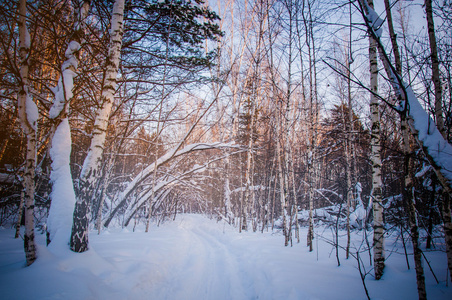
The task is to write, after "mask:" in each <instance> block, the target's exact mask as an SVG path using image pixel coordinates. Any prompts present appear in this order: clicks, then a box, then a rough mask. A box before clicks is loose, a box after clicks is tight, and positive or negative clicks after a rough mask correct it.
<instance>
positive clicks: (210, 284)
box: [0, 215, 452, 300]
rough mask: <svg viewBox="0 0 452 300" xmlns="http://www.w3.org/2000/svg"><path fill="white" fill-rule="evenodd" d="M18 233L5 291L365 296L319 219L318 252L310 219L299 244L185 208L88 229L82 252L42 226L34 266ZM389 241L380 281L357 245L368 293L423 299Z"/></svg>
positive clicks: (4, 246) (441, 256) (435, 259)
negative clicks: (171, 217) (158, 219)
mask: <svg viewBox="0 0 452 300" xmlns="http://www.w3.org/2000/svg"><path fill="white" fill-rule="evenodd" d="M13 236H14V232H13V230H12V229H0V291H1V292H0V293H1V294H0V298H2V299H216V300H217V299H328V300H329V299H366V294H365V292H364V288H363V284H362V281H361V277H360V273H359V270H358V264H357V260H356V259H355V258H353V257H351V258H350V259H348V260H346V259H345V252H344V251H343V250H342V249H340V251H339V258H340V262H341V265H340V266H339V267H338V266H337V260H336V255H335V248H334V247H333V246H332V244H331V241H332V240H333V237H334V235H333V233H332V231H331V229H330V228H327V227H323V226H320V227H317V228H316V237H317V238H316V239H315V244H314V251H312V252H309V249H308V248H307V247H306V246H305V244H306V242H305V241H306V230H305V229H302V230H301V238H302V241H301V242H300V243H299V244H298V243H296V240H295V241H294V244H293V247H284V245H283V242H284V238H283V236H282V234H281V233H280V232H278V231H275V232H273V233H272V232H264V233H263V234H262V233H253V232H242V233H238V232H237V228H234V227H231V226H229V225H227V224H225V223H224V222H216V221H215V220H210V219H208V218H206V217H204V216H200V215H179V216H178V217H177V218H176V220H175V221H171V222H166V223H165V224H163V225H160V226H159V227H157V226H155V225H154V226H153V227H152V228H151V229H150V232H149V233H144V232H143V228H142V227H139V226H138V227H137V230H135V232H132V231H131V228H128V229H127V228H126V229H120V228H116V229H109V230H106V231H104V232H102V233H101V234H100V235H97V234H95V233H94V232H92V233H91V235H90V250H89V251H87V252H85V253H82V254H76V253H72V252H70V251H69V250H64V251H61V249H58V248H57V247H46V246H45V235H43V234H38V235H37V243H38V254H39V258H38V260H37V261H36V262H35V263H34V264H33V265H32V266H30V267H24V264H25V257H24V253H23V248H22V241H21V239H14V238H13ZM369 239H371V237H369ZM362 240H363V234H362V232H356V233H354V234H353V240H352V249H353V253H356V249H358V248H360V247H361V249H362V248H364V245H363V244H362ZM340 244H341V245H345V237H344V236H341V238H340ZM439 246H440V245H439ZM386 249H388V250H387V253H386V254H387V256H388V259H387V262H386V268H385V274H384V276H383V278H382V280H380V281H376V280H374V278H373V276H372V269H371V266H370V265H369V256H368V254H366V253H367V252H363V253H361V258H362V260H363V263H364V267H365V269H366V271H370V273H369V274H368V275H367V276H366V278H365V283H366V285H367V288H368V290H369V295H370V297H371V298H372V299H417V290H416V280H415V272H414V262H413V257H412V255H410V256H409V259H410V264H411V270H407V266H406V261H405V255H404V251H403V248H402V246H401V242H400V241H399V240H396V239H395V237H394V238H393V237H388V239H387V242H386ZM408 251H409V252H410V249H408ZM425 254H426V257H427V258H428V260H429V261H430V264H431V266H432V268H433V270H434V272H435V274H436V276H437V277H438V280H439V281H440V283H439V284H437V283H436V282H435V280H434V278H433V275H432V272H431V271H430V270H429V268H428V266H427V264H424V268H425V274H426V286H427V296H428V298H429V299H452V287H451V286H450V284H449V286H446V258H445V253H444V252H443V251H429V252H426V253H425Z"/></svg>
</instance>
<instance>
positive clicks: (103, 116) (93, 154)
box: [70, 0, 124, 252]
mask: <svg viewBox="0 0 452 300" xmlns="http://www.w3.org/2000/svg"><path fill="white" fill-rule="evenodd" d="M123 19H124V0H116V1H115V3H114V5H113V12H112V18H111V30H110V46H109V47H110V48H109V51H108V56H107V60H106V62H105V68H106V75H105V83H104V86H103V88H102V95H101V101H102V106H101V107H100V109H99V110H98V112H97V114H96V119H95V122H94V128H93V133H92V139H91V144H90V147H89V150H88V155H87V156H86V158H85V161H84V163H83V167H82V171H81V173H80V178H79V186H78V189H77V191H76V203H75V209H74V217H73V224H72V233H71V242H70V246H71V250H72V251H74V252H84V251H86V250H88V225H89V219H88V218H89V207H90V200H91V191H92V190H93V186H94V184H95V181H96V179H97V178H98V177H99V166H100V162H101V158H102V154H103V150H104V143H105V139H106V134H107V126H108V121H109V117H110V113H111V109H112V107H113V100H114V95H115V91H116V76H117V74H118V68H119V57H120V53H121V47H122V37H123V33H124V27H123Z"/></svg>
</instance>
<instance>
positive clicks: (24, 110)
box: [18, 0, 38, 265]
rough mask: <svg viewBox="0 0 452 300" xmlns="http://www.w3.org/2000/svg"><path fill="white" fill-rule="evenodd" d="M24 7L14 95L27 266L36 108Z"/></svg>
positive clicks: (31, 247)
mask: <svg viewBox="0 0 452 300" xmlns="http://www.w3.org/2000/svg"><path fill="white" fill-rule="evenodd" d="M26 13H27V3H26V0H21V1H20V2H19V22H18V25H19V59H20V86H19V95H18V113H19V120H20V123H21V126H22V129H23V131H24V133H25V135H26V138H27V150H26V151H27V153H26V158H25V159H26V161H25V171H24V175H23V178H24V188H25V193H24V206H25V234H24V250H25V258H26V260H27V265H31V264H32V263H33V262H34V261H35V260H36V246H35V234H34V199H35V196H34V194H35V180H34V177H35V168H36V129H37V114H38V108H37V106H36V104H35V103H34V102H33V100H32V99H31V98H30V96H29V94H28V56H29V54H30V34H29V32H28V29H27V25H26V22H25V20H26Z"/></svg>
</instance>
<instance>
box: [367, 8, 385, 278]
mask: <svg viewBox="0 0 452 300" xmlns="http://www.w3.org/2000/svg"><path fill="white" fill-rule="evenodd" d="M368 4H369V7H371V8H373V1H372V0H370V1H368ZM369 61H370V89H371V91H372V93H371V99H370V114H371V116H370V117H371V142H370V143H371V161H372V200H373V201H372V206H373V207H372V209H373V218H374V220H373V228H374V237H373V248H374V269H375V279H377V280H379V279H380V278H381V276H382V275H383V269H384V267H385V253H384V223H383V206H382V203H381V202H382V190H381V187H382V180H381V156H380V111H379V103H378V98H377V96H376V95H377V93H378V64H377V44H376V41H375V39H374V38H373V37H372V36H370V37H369Z"/></svg>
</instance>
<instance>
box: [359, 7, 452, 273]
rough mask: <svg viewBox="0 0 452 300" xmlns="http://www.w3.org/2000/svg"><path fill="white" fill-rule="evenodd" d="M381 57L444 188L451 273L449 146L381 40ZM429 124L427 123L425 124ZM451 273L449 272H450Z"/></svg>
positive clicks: (368, 14) (372, 21)
mask: <svg viewBox="0 0 452 300" xmlns="http://www.w3.org/2000/svg"><path fill="white" fill-rule="evenodd" d="M365 4H366V3H365V2H363V1H360V5H361V9H362V10H363V18H364V20H365V21H366V24H367V26H368V29H369V31H370V32H371V34H372V35H373V36H374V37H377V38H378V37H379V36H380V35H381V32H379V31H378V27H379V25H378V24H381V23H382V22H383V21H382V20H380V19H378V16H377V15H376V13H375V12H374V11H373V10H372V9H371V8H369V7H367V6H366V5H365ZM377 41H378V43H377V45H378V50H379V52H380V58H381V60H382V62H383V66H384V68H385V71H386V74H387V76H388V78H389V79H390V83H391V85H392V87H393V89H394V91H395V93H396V95H397V97H398V98H399V99H400V101H401V107H399V109H400V112H401V114H402V117H404V116H405V115H406V121H407V123H408V124H407V126H408V128H409V130H410V132H411V134H412V136H413V137H414V139H415V140H416V142H417V143H418V144H419V146H420V147H421V149H422V151H423V153H424V155H425V157H426V158H427V160H428V161H429V163H430V165H431V166H432V167H433V170H434V171H435V173H436V175H437V177H438V179H439V181H440V183H441V185H442V187H443V189H444V194H445V197H444V203H443V213H444V216H443V217H444V231H445V236H446V253H447V260H448V268H449V270H450V271H451V273H452V223H451V214H450V203H449V201H450V196H451V195H452V184H451V182H452V171H450V170H452V160H451V159H450V156H451V155H452V146H451V145H450V144H449V143H448V142H447V141H446V140H445V139H444V138H443V136H442V134H441V133H440V131H439V130H438V128H437V127H436V126H435V124H434V123H433V121H432V120H431V118H430V117H429V115H428V114H427V113H426V112H425V111H424V109H423V108H422V106H421V105H420V103H419V101H418V100H417V98H416V96H415V95H414V92H413V90H412V89H411V88H410V87H409V86H408V85H406V84H405V83H404V82H403V81H402V79H401V77H400V76H398V75H397V73H396V70H395V68H393V67H392V65H391V63H390V60H389V57H388V55H387V54H386V51H385V49H384V47H383V46H382V44H381V42H379V40H377ZM426 125H428V126H426ZM451 276H452V275H451Z"/></svg>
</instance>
